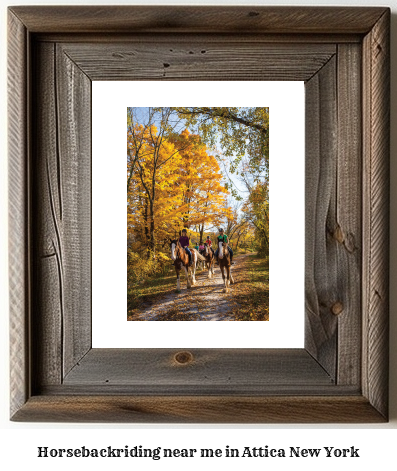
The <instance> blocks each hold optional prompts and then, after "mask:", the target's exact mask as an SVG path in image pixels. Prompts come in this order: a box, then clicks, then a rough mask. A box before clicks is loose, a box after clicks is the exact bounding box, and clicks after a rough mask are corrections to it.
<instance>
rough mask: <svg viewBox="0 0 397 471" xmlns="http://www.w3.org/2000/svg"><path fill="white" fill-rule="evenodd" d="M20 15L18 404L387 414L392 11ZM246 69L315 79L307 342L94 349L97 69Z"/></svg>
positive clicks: (12, 86)
mask: <svg viewBox="0 0 397 471" xmlns="http://www.w3.org/2000/svg"><path fill="white" fill-rule="evenodd" d="M257 13H258V14H257ZM9 16H10V17H9V22H10V23H9V37H10V43H9V90H10V95H9V116H10V120H9V122H10V128H9V129H10V130H9V140H10V203H11V205H10V213H11V215H10V217H11V221H10V222H11V224H10V231H11V232H10V242H11V245H10V255H11V257H10V260H11V265H12V266H11V268H10V270H11V281H12V283H11V295H10V299H11V355H12V360H11V361H12V373H11V379H12V381H11V384H12V386H11V389H12V391H11V417H12V420H18V421H72V422H90V421H92V422H119V421H120V422H183V423H187V422H201V423H208V422H229V423H244V422H246V423H254V422H269V423H275V422H278V423H287V422H288V423H299V422H300V423H303V422H305V423H312V422H367V423H368V422H382V421H385V420H387V402H388V398H387V349H388V348H387V347H388V343H387V341H388V338H387V336H388V317H387V315H388V143H389V136H388V131H389V127H388V125H389V114H388V113H389V110H388V106H389V101H388V99H389V75H388V74H389V71H388V66H389V51H388V34H389V10H387V9H384V8H370V9H368V8H362V9H361V8H359V9H357V8H352V9H345V8H308V9H306V8H303V9H302V8H301V7H298V8H294V7H285V8H273V7H270V8H259V9H256V8H255V10H252V9H251V8H240V7H236V8H234V7H233V8H226V9H224V8H218V7H216V8H215V9H214V8H205V7H200V8H194V7H193V8H187V9H186V8H185V7H175V8H174V7H172V8H169V7H166V9H164V10H163V9H162V8H158V7H155V8H147V7H110V8H108V7H106V8H102V7H101V8H99V7H80V8H79V7H60V8H58V7H55V8H54V7H12V9H11V10H10V13H9ZM131 28H133V31H134V34H131V31H132V30H131ZM36 33H37V34H36ZM106 33H112V34H109V35H108V38H109V40H108V41H106V42H105V43H104V42H103V41H104V35H106ZM113 33H114V34H113ZM147 33H149V34H147ZM152 33H153V34H152ZM236 33H238V34H236ZM240 33H241V37H242V38H243V39H242V41H241V43H239V40H238V38H239V36H240ZM289 33H291V36H290V37H291V39H293V38H295V39H294V43H293V45H290V44H287V43H286V38H287V36H288V34H289ZM278 34H279V35H281V36H280V42H279V43H277V41H276V40H275V38H276V36H277V35H278ZM338 34H340V38H341V42H343V45H342V44H340V43H339V42H338V40H337V37H338ZM357 34H366V37H365V39H364V43H363V45H361V44H360V43H358V42H357ZM65 35H66V36H67V39H66V40H65V41H61V40H59V38H60V37H65ZM231 35H232V36H233V37H234V38H235V39H234V41H231V42H230V41H226V40H225V38H229V37H230V36H231ZM297 35H298V36H297ZM57 37H58V39H56V38H57ZM126 37H128V38H129V39H128V41H129V43H128V44H127V43H126V42H125V38H126ZM297 37H299V38H300V39H299V40H296V38H297ZM319 37H321V39H319ZM349 37H350V38H352V40H351V42H349V41H348V38H349ZM28 38H31V39H32V41H33V46H32V47H30V45H29V42H28ZM39 38H41V39H39ZM73 38H76V42H73ZM138 38H139V41H141V42H142V41H144V42H145V38H147V41H146V42H145V44H144V45H142V44H138V41H137V40H138ZM165 38H166V39H167V40H170V42H169V44H167V43H165V42H164V39H165ZM171 38H172V40H171ZM210 38H211V39H210ZM266 38H268V44H266V41H267V39H266ZM331 38H333V39H332V40H331ZM186 39H188V40H189V41H188V42H186ZM308 39H310V41H308ZM295 40H296V42H295ZM229 42H230V44H229ZM184 43H185V45H186V46H188V47H186V46H184V45H183V44H184ZM327 43H329V44H327ZM202 45H205V46H206V47H205V48H201V46H202ZM167 47H168V49H167ZM173 48H175V51H174V50H173V51H171V50H170V49H173ZM233 48H236V50H237V51H238V54H235V55H233V54H232V53H231V51H232V49H233ZM250 49H252V50H250ZM101 51H102V53H103V57H101ZM202 51H205V52H202ZM264 51H265V52H264ZM191 52H193V54H191ZM287 56H288V57H287ZM258 58H259V59H260V60H259V62H258V60H257V59H258ZM361 58H363V71H362V74H361V73H360V70H359V64H360V61H361ZM167 61H169V62H167ZM261 61H265V62H267V64H266V66H262V64H261V63H260V62H261ZM300 61H301V62H302V61H303V62H302V64H303V68H301V70H299V64H300ZM164 64H169V66H168V67H165V66H164ZM164 69H166V71H165V75H164ZM203 69H204V70H205V73H203V74H201V72H200V71H201V70H203ZM232 70H236V75H234V77H237V78H239V79H244V80H252V79H255V80H260V79H264V78H266V77H267V78H268V79H269V77H270V78H273V79H274V77H283V73H284V79H285V78H290V79H291V78H292V79H294V80H297V79H298V77H302V76H304V77H305V78H304V80H305V81H306V82H307V83H306V96H307V123H306V129H307V133H308V134H307V175H306V191H307V193H306V202H307V209H306V211H307V212H306V221H307V222H306V232H307V235H306V268H307V270H306V286H305V290H306V294H305V296H306V312H307V316H308V318H307V321H306V351H305V350H300V351H294V352H288V351H285V350H284V351H277V352H271V351H266V349H261V350H260V351H238V350H233V351H223V352H217V351H203V350H197V351H192V358H193V360H192V361H188V362H187V363H186V364H183V365H180V364H176V363H178V362H176V363H175V361H176V360H175V358H176V357H175V354H176V353H177V351H172V352H171V351H156V350H146V349H145V350H143V351H138V350H133V351H123V350H114V351H109V350H106V349H105V350H102V349H100V350H90V333H91V332H90V293H89V290H90V280H89V278H90V263H91V259H90V253H89V247H90V237H91V234H90V230H91V229H90V210H91V206H90V184H89V181H90V153H91V144H90V139H91V138H90V132H91V130H90V126H91V124H90V108H91V107H90V100H91V80H92V78H93V77H95V78H97V79H101V80H104V79H112V80H116V79H120V77H128V78H131V77H135V79H142V80H147V79H148V78H154V79H156V80H157V79H159V80H168V79H181V78H184V79H187V80H190V79H193V78H197V77H199V79H203V80H204V79H206V78H207V79H208V78H210V79H213V78H214V77H215V78H216V79H217V80H223V79H230V73H231V71H232ZM302 70H303V73H302ZM283 71H284V72H283ZM291 71H292V72H291ZM222 73H223V74H224V75H222ZM28 77H32V79H33V80H32V81H33V93H32V97H30V93H29V92H30V87H31V85H30V82H29V81H28ZM137 77H138V78H137ZM361 87H362V89H363V96H364V100H363V102H361V101H360V90H361ZM31 109H32V112H31V111H30V110H31ZM361 119H362V121H363V129H362V134H361V126H360V125H359V120H361ZM30 143H32V146H30ZM30 170H32V172H31V173H30ZM361 176H362V177H363V178H362V179H361ZM30 195H32V202H31V201H30ZM361 201H362V206H360V204H361V203H360V202H361ZM30 218H32V223H33V224H32V226H30V224H29V222H30ZM361 234H362V239H361ZM361 250H362V252H361ZM31 258H32V259H33V264H32V267H31V265H30V259H31ZM31 304H32V307H31ZM30 326H32V328H33V332H32V335H31V333H30ZM360 337H361V340H360ZM30 338H31V339H32V346H31V345H30ZM30 349H32V355H31V357H32V358H30ZM361 351H362V355H360V352H361ZM189 358H190V357H189ZM30 363H32V374H31V376H30V375H29V368H30ZM31 389H32V390H31Z"/></svg>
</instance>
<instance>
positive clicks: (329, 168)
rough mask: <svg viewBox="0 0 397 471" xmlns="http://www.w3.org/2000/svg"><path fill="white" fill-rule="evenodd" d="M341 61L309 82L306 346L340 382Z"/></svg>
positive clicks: (307, 95) (307, 117)
mask: <svg viewBox="0 0 397 471" xmlns="http://www.w3.org/2000/svg"><path fill="white" fill-rule="evenodd" d="M336 110H337V101H336V58H335V57H332V59H331V60H330V61H329V62H328V63H327V64H326V65H325V66H324V67H323V68H322V69H321V70H320V71H319V72H318V73H317V74H316V75H315V76H314V77H313V78H312V79H311V80H310V81H309V82H308V83H307V84H306V109H305V114H306V170H305V174H306V183H305V192H306V201H305V218H306V221H305V304H306V308H305V316H306V322H305V347H306V348H307V350H308V351H309V352H310V353H311V354H312V355H313V357H314V358H316V359H317V360H318V361H319V362H320V363H321V365H322V366H323V367H324V368H325V370H326V371H327V372H328V373H329V374H330V375H331V377H333V378H335V379H336V357H337V335H336V334H337V319H336V316H335V315H334V314H333V313H332V307H333V305H334V304H335V303H336V302H337V301H338V299H339V298H340V296H339V294H338V288H339V286H338V273H337V269H338V257H337V241H336V240H335V239H334V238H333V237H330V233H331V234H332V233H333V231H334V230H335V227H336V207H335V202H336V201H335V198H336V191H337V190H336V168H337V167H336V163H337V133H336V123H337V116H336Z"/></svg>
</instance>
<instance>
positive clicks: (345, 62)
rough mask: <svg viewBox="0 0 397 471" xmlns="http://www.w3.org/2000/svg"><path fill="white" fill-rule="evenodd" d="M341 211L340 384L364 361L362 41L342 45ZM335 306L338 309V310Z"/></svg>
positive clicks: (337, 224) (337, 236)
mask: <svg viewBox="0 0 397 471" xmlns="http://www.w3.org/2000/svg"><path fill="white" fill-rule="evenodd" d="M337 57H338V64H337V70H338V89H337V103H338V106H337V110H338V111H337V123H338V124H337V136H338V137H337V142H338V146H337V152H338V155H337V176H336V188H337V191H336V195H337V196H336V202H335V205H336V208H335V209H336V217H335V220H334V225H333V226H332V227H331V228H330V231H329V234H330V236H331V237H332V238H333V239H334V240H336V241H337V244H336V247H335V248H336V253H337V266H336V273H337V290H336V298H335V300H334V304H333V306H334V312H333V314H334V316H335V317H336V318H337V320H338V329H337V335H338V356H337V384H339V385H341V384H356V385H358V384H360V382H361V361H362V330H361V318H362V299H361V290H362V278H361V272H362V195H363V191H362V124H361V123H362V111H361V85H360V84H361V82H362V81H361V74H362V70H361V69H362V55H361V47H360V46H359V45H353V44H350V45H347V44H343V45H339V46H338V56H337ZM335 306H338V310H337V311H335Z"/></svg>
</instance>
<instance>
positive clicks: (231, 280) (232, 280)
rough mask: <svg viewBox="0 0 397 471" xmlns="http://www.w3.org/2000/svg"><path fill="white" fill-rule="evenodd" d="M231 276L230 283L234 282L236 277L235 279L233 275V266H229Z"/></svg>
mask: <svg viewBox="0 0 397 471" xmlns="http://www.w3.org/2000/svg"><path fill="white" fill-rule="evenodd" d="M229 273H230V275H229V277H230V283H231V284H233V283H234V279H233V276H232V266H230V267H229Z"/></svg>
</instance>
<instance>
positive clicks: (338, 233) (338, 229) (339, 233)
mask: <svg viewBox="0 0 397 471" xmlns="http://www.w3.org/2000/svg"><path fill="white" fill-rule="evenodd" d="M334 239H336V240H337V241H338V242H339V243H340V244H343V241H344V240H345V236H344V234H343V231H342V228H341V227H340V226H337V227H336V229H335V231H334Z"/></svg>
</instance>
